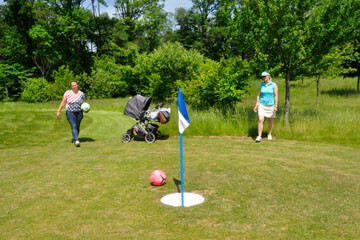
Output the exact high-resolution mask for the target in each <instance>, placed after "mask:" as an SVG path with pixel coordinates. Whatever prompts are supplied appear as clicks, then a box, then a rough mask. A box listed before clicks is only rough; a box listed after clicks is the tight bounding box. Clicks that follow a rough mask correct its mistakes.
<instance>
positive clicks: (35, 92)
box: [21, 78, 50, 102]
mask: <svg viewBox="0 0 360 240" xmlns="http://www.w3.org/2000/svg"><path fill="white" fill-rule="evenodd" d="M49 89H50V85H49V83H48V82H47V81H46V80H45V79H42V78H29V79H28V80H27V81H26V82H25V88H24V91H23V92H22V94H21V97H22V100H23V101H25V102H46V101H48V100H50V92H49Z"/></svg>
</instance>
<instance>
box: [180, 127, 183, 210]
mask: <svg viewBox="0 0 360 240" xmlns="http://www.w3.org/2000/svg"><path fill="white" fill-rule="evenodd" d="M180 168H181V206H184V168H183V146H182V133H180Z"/></svg>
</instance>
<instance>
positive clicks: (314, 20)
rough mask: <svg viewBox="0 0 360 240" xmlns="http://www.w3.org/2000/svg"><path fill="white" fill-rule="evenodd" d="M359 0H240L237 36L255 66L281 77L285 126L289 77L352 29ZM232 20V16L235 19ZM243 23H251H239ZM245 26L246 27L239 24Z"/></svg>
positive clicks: (258, 70) (288, 106) (348, 33)
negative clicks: (249, 46) (246, 46)
mask: <svg viewBox="0 0 360 240" xmlns="http://www.w3.org/2000/svg"><path fill="white" fill-rule="evenodd" d="M358 4H359V1H358V0H353V1H352V0H348V1H331V0H323V1H317V0H281V1H279V0H268V1H265V0H259V1H250V0H244V1H241V3H240V4H239V5H237V7H239V8H240V9H239V10H238V11H236V12H235V13H236V14H237V16H236V18H238V19H239V21H240V22H241V24H242V25H241V26H240V27H241V29H239V30H238V31H237V34H243V33H244V29H245V30H246V31H245V34H246V35H245V36H240V37H239V38H242V39H245V41H248V42H250V43H252V45H253V47H252V48H253V50H254V53H253V56H252V58H253V62H255V63H256V64H255V66H257V67H255V70H257V72H261V71H262V70H265V69H266V70H268V71H270V72H272V73H274V74H279V75H281V76H284V77H285V83H286V96H285V124H286V125H287V126H289V113H290V80H292V79H295V77H296V76H297V74H299V72H300V71H301V70H302V65H303V64H305V63H306V62H308V61H310V60H312V59H313V58H317V59H318V61H320V60H321V58H322V56H325V55H326V54H328V53H329V52H330V50H331V49H332V47H334V46H336V45H339V44H340V43H342V42H344V41H346V39H347V37H348V36H349V35H350V33H351V32H352V31H353V30H354V28H355V22H356V16H357V14H353V12H355V11H358V9H359V7H358ZM236 18H235V19H236ZM244 23H252V25H251V27H250V26H249V25H244ZM245 26H246V27H245Z"/></svg>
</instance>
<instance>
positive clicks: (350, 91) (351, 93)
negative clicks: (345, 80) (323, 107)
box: [321, 88, 358, 97]
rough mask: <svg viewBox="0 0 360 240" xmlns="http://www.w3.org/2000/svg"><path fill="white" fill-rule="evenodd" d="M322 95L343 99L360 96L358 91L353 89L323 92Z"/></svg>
mask: <svg viewBox="0 0 360 240" xmlns="http://www.w3.org/2000/svg"><path fill="white" fill-rule="evenodd" d="M321 94H327V95H329V96H342V97H349V96H354V95H356V94H358V93H357V92H356V90H354V89H351V88H339V89H336V88H334V89H331V90H327V91H321Z"/></svg>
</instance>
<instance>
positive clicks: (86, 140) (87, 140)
mask: <svg viewBox="0 0 360 240" xmlns="http://www.w3.org/2000/svg"><path fill="white" fill-rule="evenodd" d="M79 141H80V142H95V140H94V139H93V138H88V137H83V138H79Z"/></svg>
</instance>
